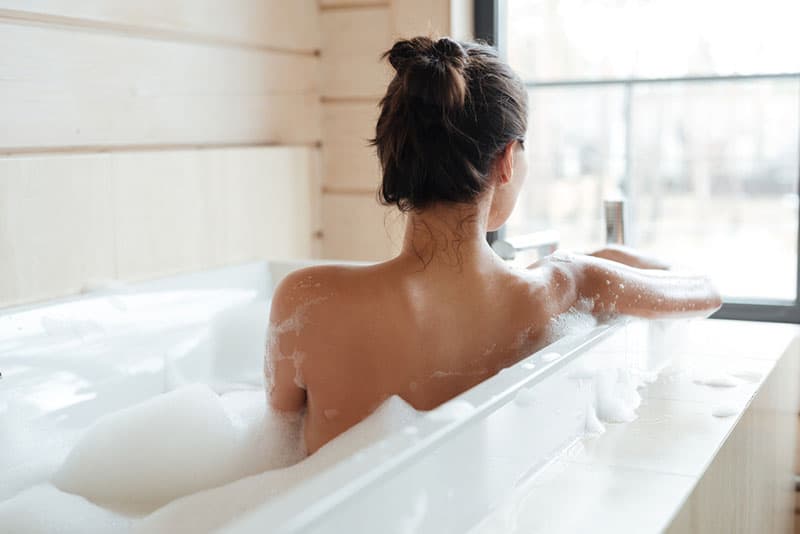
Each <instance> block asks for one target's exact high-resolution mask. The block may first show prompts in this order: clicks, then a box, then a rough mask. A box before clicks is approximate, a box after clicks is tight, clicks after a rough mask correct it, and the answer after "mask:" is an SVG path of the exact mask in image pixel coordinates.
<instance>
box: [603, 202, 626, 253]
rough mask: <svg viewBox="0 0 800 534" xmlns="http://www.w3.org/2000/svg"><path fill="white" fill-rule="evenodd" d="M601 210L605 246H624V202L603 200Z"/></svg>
mask: <svg viewBox="0 0 800 534" xmlns="http://www.w3.org/2000/svg"><path fill="white" fill-rule="evenodd" d="M603 208H604V211H605V219H606V244H608V245H624V244H625V243H626V241H627V239H626V238H627V236H626V235H625V212H626V209H625V200H624V199H621V198H620V199H614V200H604V201H603Z"/></svg>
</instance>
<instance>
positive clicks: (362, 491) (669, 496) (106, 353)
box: [0, 262, 800, 533]
mask: <svg viewBox="0 0 800 534" xmlns="http://www.w3.org/2000/svg"><path fill="white" fill-rule="evenodd" d="M295 267H297V264H289V263H280V262H274V263H269V264H268V263H255V264H248V265H244V266H239V267H232V268H227V269H221V270H217V271H212V272H207V273H198V274H195V275H187V276H180V277H173V278H169V279H164V280H160V281H156V282H150V283H146V284H137V285H134V286H128V287H122V288H119V287H116V288H111V289H109V290H108V291H103V290H102V289H98V290H96V291H95V292H94V293H91V294H88V295H86V296H84V297H81V298H77V299H67V300H63V301H58V302H52V303H47V304H44V305H41V306H31V307H26V308H17V309H10V310H7V311H6V312H5V313H3V314H2V315H0V371H1V372H2V373H3V379H2V380H0V450H2V454H3V456H2V463H0V481H2V483H0V518H2V519H3V520H4V521H6V520H9V518H13V519H14V521H16V523H15V525H17V526H18V527H19V528H27V529H28V530H29V531H37V532H39V531H41V532H46V531H48V528H49V529H52V528H53V526H54V525H59V526H60V527H62V528H64V529H65V531H67V532H71V531H73V530H74V531H75V532H79V531H80V532H86V531H92V528H95V531H97V532H102V531H104V530H105V531H107V530H109V529H112V530H123V531H125V530H129V529H133V530H134V531H137V532H169V531H176V530H184V531H185V530H187V529H188V530H191V531H204V530H216V529H220V530H222V531H225V532H263V531H264V528H265V526H267V525H268V526H269V531H270V532H301V531H302V532H306V531H307V532H436V533H443V532H465V531H469V530H472V531H473V532H476V533H477V532H525V533H528V532H587V531H591V532H601V531H608V532H655V531H660V530H664V529H671V531H675V532H691V531H697V532H703V531H708V529H715V530H717V531H727V530H730V529H731V528H733V527H736V526H739V527H740V528H743V529H744V530H747V526H749V525H750V526H751V525H768V526H770V527H772V528H773V529H774V530H780V528H781V525H782V524H783V523H781V521H783V520H784V519H785V520H787V521H789V520H790V519H791V515H790V514H791V512H792V510H791V507H792V506H793V493H792V489H793V487H792V481H791V469H792V465H791V462H792V459H793V443H794V439H793V438H794V429H795V422H796V419H797V408H798V407H797V383H798V376H799V373H800V369H798V357H799V356H800V348H799V345H798V343H797V341H795V336H796V335H797V333H798V328H797V327H795V326H790V325H777V324H767V323H740V322H730V321H699V322H691V323H690V322H685V321H682V322H668V323H667V322H650V323H647V322H641V321H634V322H625V321H620V322H618V323H615V324H613V325H605V326H599V327H596V328H594V329H592V330H590V331H585V332H582V333H579V334H576V335H572V336H569V337H567V338H565V339H563V340H561V341H559V342H557V343H555V344H553V345H551V346H549V347H547V348H546V349H544V350H543V351H540V352H539V353H537V354H534V355H532V356H531V357H529V358H527V359H526V360H523V361H521V362H519V363H518V364H517V365H515V366H513V367H511V368H509V369H507V370H504V371H503V372H501V373H500V374H498V375H497V376H495V377H493V378H491V379H489V380H487V381H486V382H484V383H482V384H480V385H478V386H477V387H475V388H473V389H472V390H470V391H468V392H466V393H464V394H463V395H461V396H459V397H458V398H457V399H455V400H454V401H452V402H450V403H447V404H446V405H444V406H442V407H440V408H439V409H437V410H434V411H433V412H430V413H428V414H418V413H415V412H414V411H413V410H409V409H408V407H406V406H404V405H403V403H402V402H401V401H400V400H399V399H396V400H392V401H391V402H390V403H388V404H387V405H386V406H384V408H385V412H386V414H387V417H388V418H389V419H392V418H393V420H394V421H395V422H396V423H397V424H396V425H394V426H392V425H389V426H386V427H381V426H379V425H378V426H376V425H375V424H373V426H372V427H369V428H367V427H366V426H365V427H364V428H362V429H361V430H360V431H356V432H354V433H352V434H353V436H356V437H352V438H351V443H350V445H351V446H350V448H348V447H344V446H339V445H335V446H333V447H329V448H328V449H330V450H329V451H327V452H326V450H325V448H324V449H322V450H321V451H320V452H321V453H322V454H320V456H319V458H318V459H316V460H315V459H314V457H312V458H311V459H309V460H311V461H306V462H303V463H302V464H301V466H302V467H300V468H294V471H292V470H288V471H286V472H284V473H283V474H282V475H281V476H280V477H278V476H277V475H274V474H273V475H270V474H267V475H258V474H256V476H254V477H250V478H248V479H244V480H240V481H236V482H232V483H225V481H226V480H227V479H225V476H226V474H225V472H220V473H217V472H215V474H214V476H216V477H217V478H214V477H210V480H212V479H213V480H212V482H210V483H209V484H211V485H212V486H213V485H216V484H219V483H220V481H223V485H222V486H221V487H218V488H215V489H211V490H209V491H206V492H201V493H198V494H192V492H194V491H196V489H197V487H208V485H206V486H203V484H205V483H204V482H202V481H200V482H197V480H193V479H192V478H191V477H185V478H184V479H182V480H183V481H182V485H181V486H180V491H179V492H178V493H169V492H164V496H163V497H162V499H163V500H164V501H165V502H168V501H169V500H171V499H172V498H174V497H175V496H176V495H187V494H188V496H187V497H183V498H182V499H180V500H179V501H175V502H174V503H172V504H170V505H168V506H166V507H164V508H162V509H161V510H159V511H156V512H155V513H154V514H152V515H150V516H147V515H145V516H141V514H143V513H149V512H150V511H151V510H149V509H148V510H147V511H146V512H142V511H141V510H139V511H138V512H135V515H134V516H133V517H132V518H129V517H127V516H125V515H120V514H118V513H111V512H107V511H106V510H104V509H103V508H101V507H97V506H95V505H94V504H92V503H90V502H88V501H85V500H84V499H82V498H81V497H77V496H74V495H71V494H68V493H63V492H58V491H57V490H55V489H54V488H53V487H52V486H49V483H48V481H49V480H50V479H51V477H52V474H53V473H54V472H55V471H56V470H57V469H58V468H59V467H60V466H61V465H62V462H63V459H64V457H65V455H66V454H67V452H68V451H69V450H70V449H71V448H72V446H73V444H74V443H75V442H76V440H77V439H78V438H79V437H80V436H81V435H82V432H83V431H84V430H85V429H86V428H87V427H88V426H89V425H90V424H92V423H93V422H94V421H95V420H96V419H97V418H98V417H100V416H102V415H104V414H109V413H112V412H116V411H117V410H120V409H121V408H125V407H129V406H134V405H137V404H139V403H141V402H143V401H146V400H148V399H151V398H153V397H154V396H156V395H159V394H160V393H164V392H165V391H170V390H176V389H177V390H178V392H179V398H181V399H184V400H185V399H191V398H195V397H192V396H191V395H197V397H196V398H199V399H205V400H208V402H210V403H211V404H209V405H208V407H207V409H209V410H213V409H216V408H215V407H214V406H212V404H213V398H208V399H207V397H208V394H206V393H205V391H206V390H197V389H196V390H191V389H190V390H188V391H190V394H189V395H188V396H187V395H184V394H183V393H180V392H182V391H186V390H185V389H182V388H184V387H185V386H186V385H187V384H191V383H192V382H204V383H207V384H209V386H210V387H211V388H212V389H213V390H215V391H217V392H219V393H226V395H223V396H222V397H221V398H222V399H227V400H226V402H230V400H231V399H232V398H233V397H231V396H230V394H229V392H231V391H236V390H242V392H243V393H242V395H241V396H240V399H246V398H247V397H246V395H247V392H248V391H250V392H251V393H252V392H253V391H256V390H257V389H258V388H259V387H260V380H261V376H260V363H261V360H260V356H261V349H260V347H263V344H264V335H265V334H264V329H265V326H266V325H265V324H263V325H262V324H261V321H262V317H263V319H264V320H265V319H266V309H267V303H268V298H269V294H270V292H271V288H272V287H274V284H275V283H276V282H277V281H278V280H279V279H280V278H281V277H282V276H283V275H284V274H285V273H286V272H288V271H289V270H291V269H293V268H295ZM212 318H214V320H213V321H212V320H211V319H212ZM262 327H263V328H262ZM220 354H225V358H224V359H223V358H220V357H219V355H220ZM192 391H193V393H191V392H192ZM181 395H183V396H181ZM253 399H254V397H252V396H251V397H249V400H246V402H247V403H250V406H253V405H257V404H258V403H257V402H255V401H254V400H253ZM205 400H204V402H205ZM240 404H241V403H240ZM226 406H227V405H226ZM247 409H250V408H247ZM151 417H156V415H151ZM221 417H223V418H224V416H221ZM370 424H372V423H370ZM187 428H189V427H187ZM365 429H366V430H365ZM375 429H378V430H381V431H382V432H384V433H385V435H380V432H378V433H377V434H376V433H375V432H377V431H376V430H375ZM358 432H361V437H357V434H358ZM370 432H372V433H370ZM379 436H380V437H379ZM359 440H361V441H359ZM247 443H251V442H247ZM253 443H256V442H253ZM354 443H355V444H357V443H360V444H361V445H363V444H365V443H366V444H369V443H371V445H368V446H366V448H362V449H361V450H360V451H358V452H356V453H355V454H352V451H353V446H352V444H354ZM236 446H238V445H236ZM236 446H234V445H231V447H233V448H231V450H240V449H236V448H235V447H236ZM337 447H338V449H337ZM156 448H157V447H156ZM356 448H357V447H356ZM87 450H99V449H87ZM242 450H244V449H242ZM95 454H97V453H95ZM326 455H327V456H326ZM315 456H317V455H315ZM347 456H349V457H348V458H346V459H342V458H344V457H347ZM86 461H90V460H86ZM110 465H112V468H110V469H109V470H113V464H110ZM187 465H188V464H187ZM214 467H215V468H219V466H214ZM217 471H219V469H217ZM245 471H246V470H245ZM242 473H243V474H248V473H245V472H242ZM184 474H185V473H184ZM240 474H241V473H240ZM135 475H136V473H135V472H128V473H126V474H125V476H127V477H129V478H128V479H126V480H132V479H131V478H130V477H134V478H135ZM237 476H238V475H237ZM220 477H221V478H220ZM281 477H283V478H281ZM289 479H291V483H286V485H285V487H286V488H288V489H286V490H285V491H281V492H277V493H275V492H270V491H267V490H268V489H269V487H270V486H269V485H270V484H273V485H274V484H276V483H277V482H276V480H282V481H283V482H281V483H285V482H286V481H287V480H289ZM197 484H200V486H197ZM30 487H33V488H34V489H33V490H30V489H29V490H27V493H25V494H23V496H22V498H20V497H16V499H15V500H8V499H11V498H13V497H14V496H15V495H19V493H20V492H21V491H23V490H25V489H26V488H30ZM753 487H756V489H757V490H753ZM747 488H750V489H747ZM145 489H146V488H145ZM81 491H83V490H81ZM176 491H177V490H176ZM123 494H124V492H123ZM242 496H247V498H246V499H244V498H243V497H242ZM3 501H5V502H3ZM234 501H235V502H234ZM44 502H47V503H56V504H59V506H60V508H59V507H55V508H54V509H53V510H54V511H53V513H52V514H51V517H50V518H49V521H50V522H49V523H48V522H47V521H45V520H41V521H39V523H36V521H38V519H36V516H35V513H31V512H35V510H36V507H37V503H44ZM214 503H217V504H218V505H217V506H215V505H214ZM151 504H152V503H151ZM161 504H162V502H161V501H158V502H157V503H156V504H153V505H152V506H153V507H154V508H157V507H158V506H161ZM784 508H787V509H786V510H784ZM70 510H81V511H82V512H81V513H82V514H83V515H82V516H81V517H80V518H76V517H74V516H70ZM226 510H227V511H226ZM117 511H118V510H117ZM784 512H785V513H784ZM26 513H28V514H29V516H26V515H25V514H26ZM129 513H131V512H129ZM35 519H36V520H35ZM25 521H28V523H25ZM71 522H72V523H71ZM8 524H9V523H6V525H8ZM70 528H72V530H70Z"/></svg>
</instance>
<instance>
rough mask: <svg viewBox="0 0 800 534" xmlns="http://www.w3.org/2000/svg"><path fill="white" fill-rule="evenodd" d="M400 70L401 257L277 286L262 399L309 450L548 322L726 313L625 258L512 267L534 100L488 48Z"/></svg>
mask: <svg viewBox="0 0 800 534" xmlns="http://www.w3.org/2000/svg"><path fill="white" fill-rule="evenodd" d="M385 57H388V60H389V62H390V63H391V65H392V67H394V69H395V71H396V74H395V76H394V78H393V79H392V81H391V83H390V84H389V87H388V89H387V91H386V95H385V96H384V97H383V99H382V100H381V104H380V106H381V113H380V117H379V119H378V124H377V129H376V136H375V139H374V140H373V144H374V145H375V146H376V148H377V152H378V156H379V159H380V162H381V166H382V169H383V182H382V186H381V190H380V194H381V197H382V200H383V202H384V203H386V204H394V205H396V206H397V207H398V208H399V209H400V210H402V211H404V212H407V214H408V217H407V223H406V230H405V237H404V241H403V247H402V251H401V252H400V253H399V255H398V256H397V257H396V258H394V259H392V260H389V261H386V262H383V263H379V264H376V265H370V266H365V267H352V266H319V267H312V268H309V269H303V270H300V271H297V272H294V273H292V274H291V275H289V276H288V277H287V278H286V279H284V280H283V281H282V282H281V284H280V285H279V287H278V288H277V289H276V291H275V294H274V297H273V301H272V311H271V316H270V321H271V336H270V345H269V347H268V351H267V361H266V363H267V370H266V374H267V378H268V384H269V385H268V389H269V391H268V394H269V400H270V403H271V404H272V406H273V407H274V408H276V409H278V410H282V411H299V410H303V409H305V414H304V417H305V421H304V423H305V425H304V433H305V443H306V447H307V449H308V452H309V453H313V452H314V451H316V450H317V449H318V448H319V447H321V446H322V445H324V444H325V443H326V442H328V441H329V440H331V439H332V438H334V437H335V436H337V435H338V434H340V433H341V432H343V431H344V430H347V429H348V428H350V427H351V426H353V425H354V424H356V423H357V422H359V421H360V420H362V419H364V418H365V417H366V416H367V415H369V414H370V413H371V412H372V411H373V410H374V409H375V408H376V407H377V406H378V405H380V404H381V403H382V402H383V401H384V400H386V399H387V398H388V397H389V396H391V395H399V396H401V397H402V398H403V399H404V400H405V401H407V402H408V403H410V404H411V405H413V406H414V407H415V408H417V409H421V410H429V409H432V408H434V407H436V406H438V405H439V404H441V403H443V402H445V401H447V400H448V399H450V398H452V397H454V396H455V395H458V394H459V393H461V392H463V391H465V390H467V389H469V388H470V387H472V386H474V385H476V384H477V383H479V382H481V381H482V380H485V379H486V378H488V377H490V376H492V375H493V374H495V373H497V372H498V371H499V370H500V369H502V368H503V367H506V366H508V365H511V364H513V363H515V362H517V361H519V360H520V359H522V358H524V357H526V356H528V355H530V354H531V353H532V352H534V351H535V350H537V349H539V348H541V347H542V346H544V345H545V344H547V343H548V342H550V341H552V337H553V334H554V332H553V327H554V325H555V324H557V323H558V321H556V320H554V319H555V318H557V317H558V316H559V315H560V314H562V313H564V312H567V311H570V310H574V309H583V310H585V311H586V312H587V313H593V314H595V315H598V316H607V315H610V314H627V315H636V316H640V317H666V316H672V315H676V314H681V315H687V314H689V315H708V314H709V313H711V312H712V311H714V310H715V309H717V308H718V307H719V305H720V299H719V296H718V294H717V292H716V291H715V290H714V288H713V287H712V286H711V284H710V283H709V281H708V280H707V279H705V278H702V277H696V276H681V275H678V274H673V273H669V272H667V271H661V270H654V268H657V267H661V265H658V264H655V263H653V262H651V261H649V260H647V259H646V258H643V257H641V256H639V255H637V254H636V253H634V252H632V251H629V250H625V249H610V250H604V251H601V252H599V253H596V254H595V255H587V256H584V255H570V254H563V253H558V254H554V255H552V256H550V257H547V258H545V259H544V260H542V261H539V262H538V263H536V264H534V265H532V266H531V267H530V268H528V269H527V270H515V269H513V268H511V267H509V266H508V265H507V264H505V263H504V262H503V261H502V260H501V259H500V258H499V257H498V256H497V255H495V254H494V253H493V251H492V250H491V248H490V247H489V246H488V244H487V242H486V239H485V236H486V232H487V231H491V230H496V229H497V228H499V227H500V226H501V225H502V224H503V223H504V222H505V220H506V219H507V218H508V216H509V214H510V213H511V210H512V208H513V207H514V203H515V202H516V199H517V196H518V194H519V191H520V188H521V187H522V184H523V182H524V181H525V175H526V163H525V158H524V155H523V150H524V139H525V133H526V122H527V97H526V92H525V88H524V86H523V84H522V83H521V81H520V80H519V78H518V77H517V76H516V75H515V74H514V73H513V72H512V71H511V69H510V68H509V67H508V66H507V65H506V64H504V63H503V62H502V61H500V60H499V59H498V58H497V56H496V54H495V52H494V51H493V50H492V49H491V48H489V47H487V46H484V45H479V44H472V43H457V42H455V41H453V40H450V39H447V38H444V39H439V40H438V41H433V40H431V39H428V38H423V37H419V38H414V39H410V40H402V41H399V42H397V43H396V44H395V45H394V46H393V47H392V49H391V50H390V51H388V52H387V53H386V54H385Z"/></svg>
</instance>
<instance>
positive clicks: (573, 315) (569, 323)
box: [545, 298, 597, 343]
mask: <svg viewBox="0 0 800 534" xmlns="http://www.w3.org/2000/svg"><path fill="white" fill-rule="evenodd" d="M593 309H594V300H592V299H589V298H581V299H578V302H576V303H575V305H574V306H572V307H571V308H570V309H569V310H567V311H566V312H564V313H562V314H559V315H556V316H555V317H552V318H550V322H549V324H548V329H547V335H546V336H545V339H546V341H547V342H548V343H551V342H554V341H556V340H558V339H561V338H563V337H568V336H576V335H580V334H585V333H587V332H589V331H590V330H592V329H593V328H595V327H596V326H597V318H596V317H595V316H594V315H593V314H592V310H593Z"/></svg>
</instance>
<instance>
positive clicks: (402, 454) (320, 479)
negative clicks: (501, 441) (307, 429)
mask: <svg viewBox="0 0 800 534" xmlns="http://www.w3.org/2000/svg"><path fill="white" fill-rule="evenodd" d="M631 320H632V319H630V318H628V317H620V318H618V319H616V320H614V321H611V322H609V323H606V324H602V325H598V326H596V327H594V328H593V329H592V330H590V331H589V332H586V333H584V334H581V335H576V336H569V337H566V338H562V339H559V340H558V341H556V342H554V343H551V344H550V345H547V346H545V347H543V348H542V349H540V350H538V351H536V352H534V353H533V354H531V355H530V356H528V357H526V358H524V359H522V360H520V361H519V362H517V363H516V364H514V365H512V366H510V367H507V368H505V369H503V370H501V371H500V372H499V373H498V374H496V375H494V376H493V377H491V378H489V379H487V380H485V381H483V382H481V383H480V384H478V385H476V386H474V387H473V388H471V389H469V390H467V391H465V392H464V393H462V394H460V395H458V396H456V397H454V398H453V399H451V400H450V401H448V402H446V403H444V404H442V405H440V406H439V407H437V408H434V409H433V410H430V411H429V412H423V413H424V414H429V413H434V412H436V411H437V410H446V409H447V408H446V407H447V405H448V404H450V403H458V402H463V401H466V402H468V403H469V404H470V405H472V406H473V409H472V411H471V412H470V413H468V414H466V415H464V416H462V417H458V418H455V419H451V420H442V419H439V418H431V417H426V416H424V415H423V416H422V417H421V418H420V420H419V421H418V422H416V423H415V426H416V427H417V432H415V433H414V434H413V435H409V434H405V433H403V432H394V433H392V434H390V435H389V436H387V437H386V438H385V439H383V440H381V441H380V442H378V443H374V444H371V445H370V446H368V447H366V448H365V449H362V450H360V451H358V452H357V453H355V454H353V455H351V456H350V457H348V458H346V459H344V460H342V461H340V462H337V463H335V464H333V465H331V466H330V467H328V468H327V469H325V470H323V471H321V472H319V473H317V474H315V475H314V476H312V477H310V478H309V479H307V480H304V481H303V482H301V483H299V484H298V485H296V486H295V487H293V488H291V489H290V490H289V491H288V492H286V493H284V494H282V495H280V496H277V497H276V498H275V499H273V500H270V501H269V502H266V503H264V504H263V505H261V506H259V507H257V508H255V509H253V510H251V511H250V512H248V513H247V514H246V515H244V516H242V517H241V518H239V519H238V520H236V521H234V522H233V523H229V524H228V525H226V528H224V529H223V530H224V531H225V532H234V531H237V530H238V528H239V525H244V524H246V523H247V522H248V520H249V519H251V518H253V519H254V518H255V516H256V515H258V516H259V517H260V518H261V519H259V520H258V522H259V523H261V524H264V523H263V522H264V521H265V518H268V521H269V524H270V525H272V526H273V527H274V530H273V532H276V533H289V532H301V531H304V530H305V529H310V528H313V527H314V526H315V525H318V524H319V523H320V522H321V521H324V520H325V517H326V516H327V515H328V514H330V513H333V512H334V511H335V510H336V509H337V508H338V507H340V506H342V505H343V504H346V503H347V502H349V501H351V500H352V499H356V498H358V495H359V494H360V493H361V492H363V491H369V489H370V488H372V487H374V486H375V485H377V484H380V482H381V481H382V480H385V479H387V478H389V477H393V476H395V475H396V474H398V473H399V472H400V471H402V470H403V469H404V468H405V467H407V466H409V465H412V464H413V463H414V462H416V461H418V460H420V459H422V458H423V457H424V456H425V455H426V454H427V453H429V452H432V451H433V450H435V449H436V448H437V447H439V446H440V445H442V444H443V443H444V442H445V441H447V440H450V439H453V438H455V437H457V436H458V435H459V434H461V433H462V432H464V431H466V430H467V429H468V428H470V427H472V426H473V425H475V424H478V423H479V422H480V421H482V420H483V419H485V418H487V417H488V416H489V415H491V414H492V413H494V412H495V411H497V410H499V409H500V408H502V407H503V406H505V405H506V404H508V403H509V402H512V401H513V400H514V398H515V396H516V395H517V393H518V392H519V391H520V390H522V389H524V388H530V387H533V386H535V385H536V384H537V383H540V382H542V381H543V380H545V379H547V378H548V377H549V376H551V375H552V374H554V373H556V372H558V371H559V370H561V369H562V368H563V367H565V366H566V365H569V364H570V363H572V362H573V361H574V360H575V359H576V358H578V357H580V356H581V355H582V354H584V353H585V352H586V351H587V350H589V349H590V348H591V347H593V346H595V345H597V344H598V343H600V342H602V341H603V340H605V339H607V338H608V337H610V336H611V335H613V334H614V333H616V332H618V331H619V330H621V329H622V328H623V327H624V326H625V325H627V324H628V323H629V322H630V321H631ZM554 352H557V353H559V354H560V357H559V358H557V359H555V360H553V361H546V358H544V356H546V355H548V354H551V353H554ZM530 364H534V366H535V367H534V368H533V369H531V368H530ZM330 488H338V489H337V490H336V491H334V492H330V491H329V490H330ZM243 530H244V529H243Z"/></svg>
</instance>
